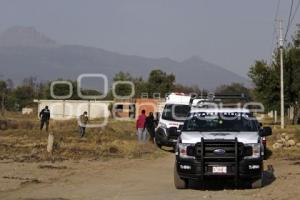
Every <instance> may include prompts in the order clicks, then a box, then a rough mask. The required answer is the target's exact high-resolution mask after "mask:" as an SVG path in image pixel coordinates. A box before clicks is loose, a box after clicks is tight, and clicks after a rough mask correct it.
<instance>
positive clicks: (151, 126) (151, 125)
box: [145, 112, 155, 142]
mask: <svg viewBox="0 0 300 200" xmlns="http://www.w3.org/2000/svg"><path fill="white" fill-rule="evenodd" d="M145 128H146V130H147V132H148V133H149V135H150V141H151V142H154V137H155V120H154V116H153V113H152V112H150V113H149V116H148V117H147V118H146V122H145Z"/></svg>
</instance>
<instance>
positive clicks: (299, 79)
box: [248, 25, 300, 123]
mask: <svg viewBox="0 0 300 200" xmlns="http://www.w3.org/2000/svg"><path fill="white" fill-rule="evenodd" d="M299 47H300V25H297V31H296V33H295V35H294V36H293V38H292V41H291V42H289V43H288V44H287V46H286V47H285V48H284V95H285V107H286V108H289V107H290V106H292V107H293V108H294V115H293V116H294V119H293V123H296V122H297V119H298V117H299V110H300V48H299ZM279 56H280V55H279V50H278V49H275V50H274V59H273V62H272V63H271V64H268V63H267V62H266V61H264V60H257V61H255V63H254V65H252V66H251V68H250V71H249V73H248V75H249V77H250V78H251V79H252V81H253V83H254V84H255V88H254V91H253V94H254V97H255V98H256V100H257V101H260V102H262V103H263V104H264V105H265V108H266V109H267V110H280V57H279ZM285 110H287V109H285Z"/></svg>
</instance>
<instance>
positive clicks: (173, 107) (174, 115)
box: [161, 104, 190, 121]
mask: <svg viewBox="0 0 300 200" xmlns="http://www.w3.org/2000/svg"><path fill="white" fill-rule="evenodd" d="M189 112H190V106H189V105H178V104H167V105H165V107H164V110H163V113H162V116H161V117H162V119H164V120H169V121H184V120H186V118H187V116H188V114H189Z"/></svg>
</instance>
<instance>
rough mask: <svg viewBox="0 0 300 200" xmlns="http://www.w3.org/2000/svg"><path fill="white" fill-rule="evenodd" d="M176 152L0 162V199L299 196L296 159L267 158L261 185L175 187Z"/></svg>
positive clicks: (228, 199)
mask: <svg viewBox="0 0 300 200" xmlns="http://www.w3.org/2000/svg"><path fill="white" fill-rule="evenodd" d="M173 163H174V155H173V154H169V155H167V156H165V157H162V158H159V159H155V160H124V159H120V160H114V161H108V162H103V161H102V162H101V161H80V162H73V161H72V162H71V161H68V162H63V163H54V164H53V163H52V164H51V163H42V164H41V163H39V164H37V163H15V162H9V161H6V162H4V161H1V162H0V171H1V177H0V199H27V200H29V199H30V200H50V199H51V200H58V199H62V200H63V199H88V200H90V199H101V200H103V199H110V200H111V199H122V200H127V199H128V200H135V199H137V200H146V199H149V200H153V199H172V200H174V199H222V200H232V199H243V200H247V199H268V200H270V199H289V200H291V199H299V196H300V190H299V185H300V162H299V161H286V160H269V161H267V162H266V163H265V164H266V166H267V165H272V166H273V168H274V176H275V178H274V179H273V178H272V174H271V172H270V171H269V172H266V180H265V184H266V185H265V187H264V188H262V189H255V190H253V189H238V190H236V189H232V188H230V186H225V188H224V187H222V185H218V184H217V186H216V185H214V186H213V187H212V186H209V187H207V188H205V189H198V188H197V186H196V184H195V183H194V184H193V185H192V189H188V190H176V189H175V188H174V185H173Z"/></svg>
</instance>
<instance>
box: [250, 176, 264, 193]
mask: <svg viewBox="0 0 300 200" xmlns="http://www.w3.org/2000/svg"><path fill="white" fill-rule="evenodd" d="M262 187H263V175H262V174H261V176H260V178H259V179H256V180H253V181H252V182H251V188H252V189H256V188H262Z"/></svg>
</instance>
